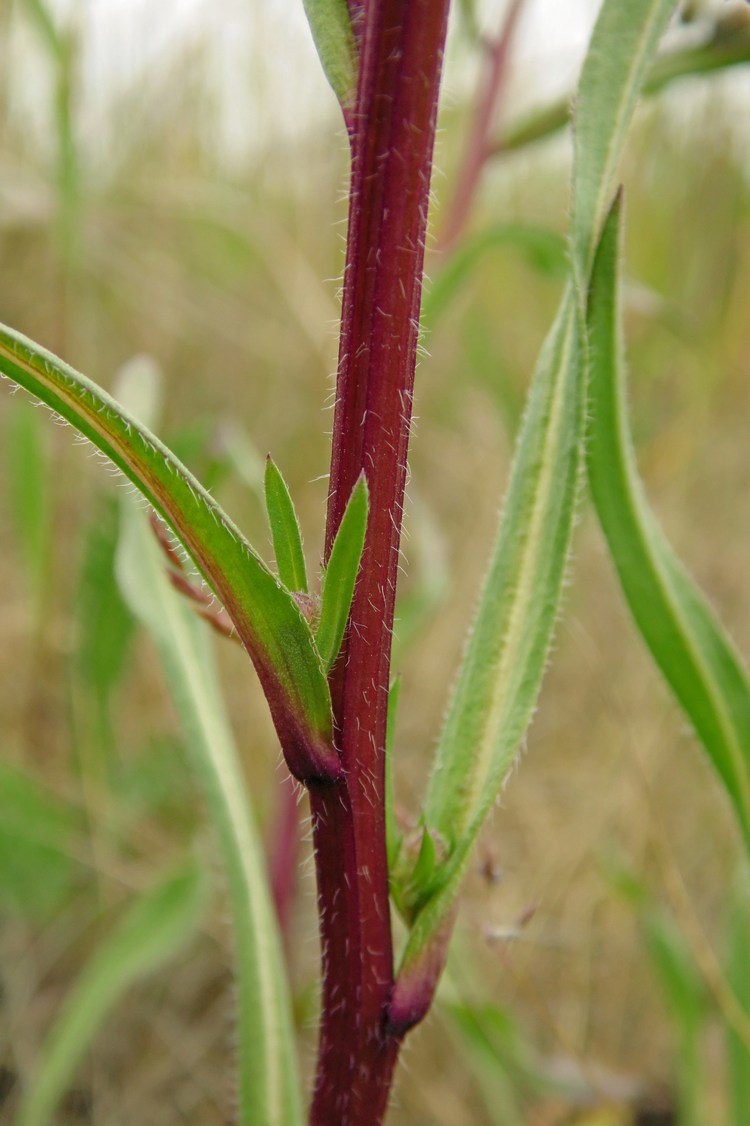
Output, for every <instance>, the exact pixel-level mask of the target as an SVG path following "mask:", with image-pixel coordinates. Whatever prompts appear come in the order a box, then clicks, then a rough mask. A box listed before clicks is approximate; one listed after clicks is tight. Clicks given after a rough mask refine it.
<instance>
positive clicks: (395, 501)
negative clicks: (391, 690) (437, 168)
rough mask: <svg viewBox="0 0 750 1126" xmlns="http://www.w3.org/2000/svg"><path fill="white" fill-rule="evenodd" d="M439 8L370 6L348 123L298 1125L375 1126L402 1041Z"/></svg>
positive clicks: (432, 1)
mask: <svg viewBox="0 0 750 1126" xmlns="http://www.w3.org/2000/svg"><path fill="white" fill-rule="evenodd" d="M447 14H448V0H369V2H368V3H367V4H366V5H365V6H364V22H363V25H362V38H361V55H360V75H359V88H358V94H357V105H356V109H355V111H354V113H353V114H352V117H351V127H350V138H351V146H352V174H351V187H350V205H349V230H348V241H347V257H346V268H345V274H344V299H343V310H342V325H341V338H340V350H339V366H338V376H337V398H336V409H335V417H334V431H333V449H332V460H331V481H330V493H329V504H328V521H327V528H326V557H327V556H328V553H329V552H330V549H331V545H332V543H333V539H334V536H335V534H336V530H337V528H338V526H339V523H340V521H341V517H342V515H343V512H344V508H345V506H346V503H347V501H348V499H349V496H350V494H351V491H352V489H353V487H354V484H355V482H356V481H357V478H358V477H359V475H360V473H361V471H362V470H363V469H364V471H365V474H366V476H367V481H368V486H369V494H370V509H369V521H368V531H367V539H366V542H365V548H364V553H363V557H362V563H361V566H360V572H359V579H358V583H357V588H356V591H355V595H354V601H353V604H352V611H351V616H350V624H349V629H348V632H347V636H346V638H345V641H344V646H343V649H342V652H341V655H340V657H339V660H338V661H337V663H336V665H335V666H334V669H333V670H332V674H331V693H332V698H333V707H334V720H335V733H336V744H337V747H338V748H339V750H340V752H341V756H342V760H343V766H344V780H343V781H342V782H340V783H338V784H337V785H335V786H323V785H313V786H312V787H311V791H310V796H311V805H312V814H313V832H314V841H315V853H316V867H317V876H318V905H319V913H320V919H321V932H322V947H323V1013H322V1018H321V1033H320V1045H319V1057H318V1072H317V1082H316V1089H315V1095H314V1099H313V1106H312V1121H313V1123H317V1124H321V1126H322V1124H323V1123H331V1122H336V1123H349V1124H350V1126H351V1124H357V1123H362V1124H364V1123H368V1124H374V1123H378V1122H380V1121H381V1120H382V1116H383V1114H384V1113H385V1109H386V1105H387V1100H388V1092H389V1089H390V1084H391V1080H392V1075H393V1069H394V1066H395V1063H396V1058H397V1055H398V1048H399V1044H400V1040H401V1038H402V1034H403V1031H405V1030H399V1029H394V1028H392V1027H391V1026H390V1025H389V1024H388V1023H387V1008H388V1002H389V999H390V994H391V990H392V987H393V951H392V940H391V927H390V908H389V892H388V866H387V858H386V847H385V780H384V764H385V730H386V717H387V702H388V682H389V671H390V648H391V631H392V626H393V612H394V602H395V589H396V574H397V567H398V558H399V542H400V532H401V518H402V507H403V496H404V487H405V482H406V457H407V448H408V440H409V428H410V423H411V407H412V388H413V381H414V367H415V362H416V350H417V340H418V331H419V306H420V295H421V282H422V266H423V259H424V240H425V231H426V222H427V208H428V202H429V186H430V172H431V166H432V150H433V143H434V137H435V120H436V115H437V99H438V89H439V82H440V72H441V64H442V56H443V48H444V42H445V31H446V23H447Z"/></svg>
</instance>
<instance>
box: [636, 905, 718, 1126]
mask: <svg viewBox="0 0 750 1126" xmlns="http://www.w3.org/2000/svg"><path fill="white" fill-rule="evenodd" d="M644 927H645V933H646V946H647V949H648V952H649V956H650V959H651V964H652V966H653V968H654V971H655V973H656V976H657V978H658V981H659V984H660V986H661V988H662V992H663V993H664V998H665V1001H666V1003H667V1007H668V1010H669V1013H670V1015H671V1017H672V1021H673V1025H674V1032H675V1035H676V1039H677V1098H678V1110H679V1121H680V1122H681V1123H682V1124H683V1126H704V1124H705V1123H706V1122H707V1121H709V1115H708V1105H707V1095H708V1086H709V1071H708V1068H707V1067H706V1065H705V1062H704V1060H705V1050H704V1045H703V1043H702V1040H703V1033H704V1032H705V1026H706V1018H707V1015H708V1008H707V1004H706V990H705V987H704V984H703V980H702V978H701V975H700V972H699V970H698V967H697V965H696V964H695V959H694V958H693V955H692V952H691V950H690V948H689V946H688V944H687V942H686V941H685V939H684V937H683V935H682V934H681V933H680V931H679V930H678V929H677V927H676V926H675V924H674V923H673V922H672V921H671V919H669V918H668V917H666V916H664V915H662V914H661V913H656V912H653V911H652V912H650V913H649V914H648V915H647V916H646V918H645V920H644Z"/></svg>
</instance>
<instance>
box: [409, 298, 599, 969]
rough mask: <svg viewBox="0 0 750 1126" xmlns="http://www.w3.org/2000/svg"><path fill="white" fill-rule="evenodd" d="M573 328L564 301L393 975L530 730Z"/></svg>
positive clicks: (572, 488) (579, 414) (448, 735)
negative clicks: (436, 863)
mask: <svg viewBox="0 0 750 1126" xmlns="http://www.w3.org/2000/svg"><path fill="white" fill-rule="evenodd" d="M583 366H584V361H583V325H582V321H581V317H580V316H579V313H578V305H577V302H576V301H575V298H574V297H573V293H572V290H570V289H568V291H567V293H566V297H565V299H564V302H563V305H562V307H561V309H560V312H559V314H558V317H557V320H556V321H555V324H554V326H553V328H552V331H551V333H550V335H549V337H548V339H547V342H546V344H545V346H544V348H543V350H542V354H541V356H540V358H539V363H538V365H537V369H536V372H535V374H534V379H533V382H532V388H531V393H530V397H529V402H528V406H527V410H526V415H525V418H524V422H523V426H522V430H521V436H520V439H519V443H518V447H517V450H516V455H515V458H514V463H513V469H512V473H511V480H510V485H509V489H508V495H507V498H506V501H505V507H504V511H503V516H502V520H501V525H500V533H499V537H498V541H497V545H496V548H495V551H494V554H493V557H492V561H491V564H490V570H489V574H488V576H487V579H486V580H485V585H484V591H483V594H482V596H481V599H480V603H479V608H478V611H477V615H476V618H475V621H474V628H473V630H472V633H471V635H470V637H469V641H468V645H467V648H466V652H465V654H464V659H463V663H462V666H461V671H460V673H459V679H458V683H457V686H456V689H455V691H454V695H453V698H452V700H451V704H450V707H449V710H448V714H447V717H446V720H445V725H444V727H443V731H442V734H441V737H440V742H439V745H438V750H437V757H436V761H435V766H434V769H433V773H432V775H431V778H430V783H429V787H428V791H427V798H426V802H425V811H424V819H425V823H426V825H427V826H428V827H429V828H430V829H432V830H435V831H436V832H437V833H438V835H439V836H440V837H441V838H443V839H444V840H445V841H446V842H447V843H448V846H449V859H448V860H447V861H446V862H445V864H444V865H443V867H442V873H441V879H440V883H439V887H438V890H437V891H436V892H435V894H434V895H433V896H432V898H431V899H430V900H429V901H428V902H427V904H426V905H425V906H424V907H423V909H422V910H421V912H420V913H419V915H418V916H417V918H416V921H415V923H414V926H413V928H412V931H411V934H410V936H409V941H408V944H407V948H406V951H405V954H404V961H403V966H402V971H401V973H404V971H405V970H406V969H407V968H408V967H414V969H415V972H417V970H416V966H417V963H418V960H419V956H420V954H422V953H423V952H424V951H425V950H426V948H427V946H428V944H429V940H430V938H431V937H432V936H434V935H436V934H438V933H439V931H440V929H441V927H442V925H443V924H444V922H445V920H446V918H447V917H448V915H449V914H450V911H451V910H452V904H453V900H454V899H455V896H456V894H457V891H458V888H459V886H460V883H461V879H462V877H463V873H464V871H465V868H466V865H467V863H468V860H469V856H470V854H471V850H472V848H473V845H474V842H475V840H476V838H477V835H478V833H479V830H480V828H481V826H482V823H483V822H484V819H485V817H486V816H487V814H488V813H489V811H490V810H491V809H492V807H493V805H494V804H495V801H496V800H497V796H498V794H499V792H500V790H501V788H502V785H503V783H504V781H505V778H506V776H507V774H508V772H509V771H510V769H511V767H512V765H513V761H514V759H515V756H516V754H517V751H518V745H519V742H520V740H521V738H522V736H523V733H524V731H525V730H526V727H527V725H528V723H529V720H530V719H531V715H532V713H533V709H534V706H535V703H536V697H537V694H538V691H539V687H540V684H541V679H542V673H543V671H544V666H545V661H546V656H547V649H548V646H549V642H550V638H551V634H552V628H553V625H554V621H555V617H556V614H557V606H558V602H559V598H560V592H561V588H562V580H563V575H564V570H565V562H566V559H567V552H568V544H569V540H570V534H571V529H572V523H573V513H574V507H575V499H576V492H577V483H578V478H579V465H580V461H581V450H580V434H581V431H582V427H583V378H582V372H583Z"/></svg>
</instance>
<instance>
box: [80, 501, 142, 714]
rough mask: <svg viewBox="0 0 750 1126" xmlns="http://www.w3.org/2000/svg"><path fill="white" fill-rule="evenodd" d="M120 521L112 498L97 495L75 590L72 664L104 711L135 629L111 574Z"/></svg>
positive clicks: (86, 688) (120, 672) (100, 708)
mask: <svg viewBox="0 0 750 1126" xmlns="http://www.w3.org/2000/svg"><path fill="white" fill-rule="evenodd" d="M117 535H118V520H117V504H116V500H115V498H114V497H111V496H107V497H101V498H99V500H98V502H97V503H96V505H95V506H94V513H93V518H92V520H91V523H90V525H89V527H88V528H87V529H86V537H85V543H84V555H83V562H82V565H81V572H80V575H79V578H78V585H77V590H76V616H77V618H78V623H79V625H78V644H77V651H76V664H77V666H78V668H79V670H80V673H81V679H82V682H83V686H84V687H85V690H86V691H87V693H88V694H89V695H90V697H91V698H92V700H93V701H94V702H95V704H96V706H97V707H98V708H99V710H100V711H105V710H106V708H107V705H108V702H109V698H110V696H111V695H112V692H113V691H114V689H115V688H116V686H117V684H118V682H119V680H120V677H121V676H122V673H123V669H124V666H125V662H126V659H127V654H128V648H129V643H130V638H131V635H132V632H133V617H132V614H131V613H130V611H129V610H128V608H127V606H126V605H125V603H124V602H123V600H122V596H121V595H120V591H119V590H118V587H117V583H116V581H115V574H114V562H115V549H116V547H117Z"/></svg>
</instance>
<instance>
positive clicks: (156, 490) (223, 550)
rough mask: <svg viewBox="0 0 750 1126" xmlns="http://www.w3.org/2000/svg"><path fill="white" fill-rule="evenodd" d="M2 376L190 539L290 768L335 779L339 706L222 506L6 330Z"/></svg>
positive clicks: (302, 633)
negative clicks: (69, 428) (254, 675)
mask: <svg viewBox="0 0 750 1126" xmlns="http://www.w3.org/2000/svg"><path fill="white" fill-rule="evenodd" d="M0 373H1V374H3V375H5V376H6V377H7V378H8V379H10V380H13V381H15V382H16V383H18V384H20V385H21V386H22V387H24V388H25V389H26V390H27V391H29V392H30V393H31V394H32V395H35V396H36V397H37V398H38V399H40V400H41V401H42V402H44V403H46V404H47V406H49V407H51V409H52V410H53V411H55V412H56V413H57V414H58V415H59V416H60V417H61V418H63V419H65V420H66V421H68V422H70V423H71V424H72V425H73V426H75V428H76V429H77V430H78V431H79V432H80V433H81V434H83V435H84V437H86V438H88V439H89V440H90V441H91V442H92V443H93V444H94V445H95V446H96V447H97V448H98V449H99V450H101V451H102V453H104V454H106V456H107V457H108V458H109V459H110V460H111V461H112V462H113V463H114V464H115V465H116V466H117V468H118V469H120V470H121V471H122V472H123V473H124V474H125V476H126V477H128V478H129V479H130V480H131V481H132V482H133V484H135V485H136V487H137V488H138V489H139V490H140V491H141V493H142V494H143V495H144V496H145V497H146V499H147V500H148V501H149V503H150V504H151V505H153V507H154V508H155V509H156V511H157V512H158V513H159V514H160V515H161V516H162V517H163V518H164V519H165V520H166V521H167V523H168V524H169V525H170V526H171V527H172V529H173V530H174V531H175V533H176V534H177V535H178V536H179V538H180V539H181V540H182V542H183V544H184V545H185V547H186V548H187V550H188V552H189V554H190V555H191V556H192V558H193V560H194V561H195V563H196V565H197V566H198V568H199V569H200V571H201V573H202V574H203V576H204V578H205V579H206V581H207V582H208V583H209V585H210V586H211V587H212V588H213V590H214V591H215V592H216V594H217V595H218V597H219V598H220V600H221V601H222V603H223V604H224V607H225V609H226V611H227V613H228V614H229V616H230V617H231V619H232V621H233V622H234V625H235V628H236V629H237V633H238V634H239V636H240V638H241V640H242V642H243V644H244V646H245V648H246V649H247V651H248V653H249V655H250V657H251V658H252V660H253V663H254V665H255V668H256V670H257V672H258V675H259V678H260V681H261V684H262V685H263V688H264V691H265V693H266V696H267V697H268V700H269V704H270V707H271V712H272V714H273V717H274V721H275V723H276V728H277V731H278V733H279V737H280V739H281V743H282V747H283V749H284V752H285V755H286V757H287V762H288V763H289V764H290V767H291V768H292V769H293V770H295V763H296V764H297V766H298V771H295V772H298V773H300V775H302V776H304V774H305V771H307V772H308V773H309V772H310V770H311V766H310V764H311V763H312V764H313V769H314V770H316V771H319V773H320V774H322V775H324V776H325V775H329V774H330V775H331V776H336V775H337V773H338V771H339V770H340V764H339V761H338V756H337V754H336V752H335V751H334V749H333V747H332V718H331V701H330V695H329V692H328V685H327V682H326V678H325V674H324V671H323V668H322V666H321V663H320V659H319V657H318V653H317V650H316V648H315V644H314V642H313V638H312V633H311V631H310V628H309V626H308V625H307V622H306V621H305V619H304V617H303V615H302V613H301V611H300V609H299V608H298V606H297V604H296V603H295V601H294V599H293V598H292V597H291V595H290V594H289V592H288V591H286V590H285V589H284V588H283V586H282V585H281V583H279V581H278V580H277V579H276V577H275V576H274V575H272V574H271V572H270V571H269V569H268V568H267V567H266V565H265V564H264V563H263V561H262V560H261V559H260V557H259V556H258V555H257V554H256V553H255V552H254V551H253V549H252V548H251V547H250V545H249V544H248V543H247V541H246V540H245V539H244V538H243V536H242V535H241V534H240V532H239V531H238V529H237V528H236V527H235V526H234V524H232V522H231V521H230V519H229V517H228V516H227V515H226V513H225V512H224V511H223V510H222V509H221V508H220V507H219V505H218V504H217V503H216V501H215V500H214V499H213V497H211V496H210V495H209V494H208V493H206V491H205V490H204V489H203V488H202V487H201V485H200V484H199V483H198V481H196V479H195V478H194V477H193V476H192V474H190V473H189V472H188V470H187V469H185V467H184V466H183V465H181V464H180V462H179V461H178V460H177V459H176V458H175V457H174V455H173V454H172V453H171V452H170V450H168V449H167V448H166V446H164V445H163V444H162V443H161V442H160V441H159V440H158V438H156V437H155V436H154V435H153V434H151V433H150V431H149V430H147V429H146V428H145V427H143V426H141V425H140V424H139V423H138V422H137V421H136V420H135V419H134V418H133V417H132V416H131V415H129V414H128V413H127V412H126V411H124V410H123V409H122V407H120V406H119V405H118V404H117V403H116V402H115V400H114V399H112V398H111V397H110V396H109V395H108V394H107V393H106V392H105V391H102V390H101V388H99V387H97V386H96V384H94V383H92V382H91V381H90V380H88V379H86V377H85V376H83V375H80V374H79V373H78V372H76V371H74V370H73V369H72V368H70V367H69V366H68V365H67V364H65V363H63V361H62V360H59V359H58V358H57V357H55V356H53V355H52V354H51V353H50V352H47V351H46V350H45V349H43V348H41V347H40V346H39V345H37V344H34V343H33V342H32V341H30V340H28V339H26V337H24V336H21V335H20V334H19V333H17V332H15V331H14V330H13V329H10V328H6V327H5V326H2V325H0Z"/></svg>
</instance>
